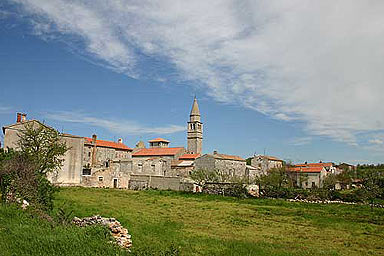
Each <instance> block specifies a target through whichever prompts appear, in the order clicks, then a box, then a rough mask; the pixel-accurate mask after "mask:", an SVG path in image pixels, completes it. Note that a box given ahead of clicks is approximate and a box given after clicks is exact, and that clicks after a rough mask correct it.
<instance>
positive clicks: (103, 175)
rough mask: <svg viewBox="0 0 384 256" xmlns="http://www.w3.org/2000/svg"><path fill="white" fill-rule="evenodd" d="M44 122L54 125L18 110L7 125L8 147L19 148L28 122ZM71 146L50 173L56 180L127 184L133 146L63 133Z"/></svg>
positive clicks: (34, 124) (71, 183)
mask: <svg viewBox="0 0 384 256" xmlns="http://www.w3.org/2000/svg"><path fill="white" fill-rule="evenodd" d="M26 125H29V126H32V127H36V128H37V127H39V126H44V127H46V128H48V129H53V128H52V127H49V126H47V125H45V124H44V123H42V122H40V121H38V120H27V119H26V115H25V114H20V113H18V114H17V120H16V123H15V124H12V125H8V126H4V127H3V134H4V148H13V149H16V150H17V148H18V145H17V142H18V140H19V135H20V133H21V132H22V130H23V129H25V126H26ZM60 136H61V138H62V140H63V141H64V142H65V143H66V145H67V146H68V151H67V152H66V153H65V155H64V161H63V166H62V167H61V169H60V170H57V171H56V172H54V173H52V174H50V176H49V177H48V178H49V179H50V180H51V181H52V182H53V183H54V184H57V185H61V186H79V185H83V186H92V187H94V186H95V187H124V186H125V187H126V183H127V178H128V177H126V176H125V175H123V173H122V171H124V172H126V173H128V172H130V170H131V166H132V164H131V162H132V160H131V152H132V149H130V148H129V147H127V146H126V145H124V144H123V142H122V140H119V141H118V142H112V141H105V140H97V136H96V135H94V136H93V137H92V139H91V138H85V137H80V136H76V135H71V134H60Z"/></svg>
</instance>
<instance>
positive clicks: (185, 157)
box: [179, 154, 200, 160]
mask: <svg viewBox="0 0 384 256" xmlns="http://www.w3.org/2000/svg"><path fill="white" fill-rule="evenodd" d="M199 156H200V154H184V155H182V156H180V157H179V159H180V160H195V159H196V158H198V157H199Z"/></svg>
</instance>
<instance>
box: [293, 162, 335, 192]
mask: <svg viewBox="0 0 384 256" xmlns="http://www.w3.org/2000/svg"><path fill="white" fill-rule="evenodd" d="M287 173H288V174H289V175H290V176H291V178H292V179H293V180H294V182H295V185H296V186H298V187H301V188H315V187H318V188H321V187H322V186H323V181H324V178H325V177H326V176H327V175H328V173H327V170H326V169H325V168H324V167H322V166H295V167H290V168H288V169H287Z"/></svg>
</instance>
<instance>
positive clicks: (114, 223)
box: [72, 215, 132, 250]
mask: <svg viewBox="0 0 384 256" xmlns="http://www.w3.org/2000/svg"><path fill="white" fill-rule="evenodd" d="M72 223H73V224H75V225H77V226H80V227H85V226H88V225H104V226H107V227H108V228H109V230H110V231H111V234H112V237H113V238H114V239H115V240H116V243H117V244H118V245H119V246H121V247H123V248H125V249H127V250H129V248H131V247H132V240H131V235H130V234H128V230H127V229H126V228H124V227H123V226H122V225H121V224H120V222H119V221H118V220H116V219H115V218H104V217H101V216H100V215H95V216H92V217H88V218H83V219H81V218H78V217H74V218H73V220H72Z"/></svg>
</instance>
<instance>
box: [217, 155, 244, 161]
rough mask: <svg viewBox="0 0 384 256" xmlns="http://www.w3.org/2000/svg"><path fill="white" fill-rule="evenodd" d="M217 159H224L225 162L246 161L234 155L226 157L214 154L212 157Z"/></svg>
mask: <svg viewBox="0 0 384 256" xmlns="http://www.w3.org/2000/svg"><path fill="white" fill-rule="evenodd" d="M212 156H213V157H214V158H216V159H223V160H235V161H245V159H243V158H241V157H239V156H233V155H225V154H219V153H217V154H213V155H212Z"/></svg>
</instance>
